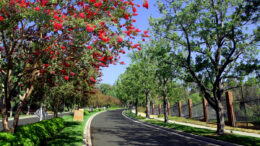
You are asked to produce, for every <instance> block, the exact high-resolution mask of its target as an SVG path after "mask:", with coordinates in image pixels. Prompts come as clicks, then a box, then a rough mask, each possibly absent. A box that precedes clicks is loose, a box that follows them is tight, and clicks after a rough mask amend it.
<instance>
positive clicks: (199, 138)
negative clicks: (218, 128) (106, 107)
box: [122, 111, 240, 146]
mask: <svg viewBox="0 0 260 146" xmlns="http://www.w3.org/2000/svg"><path fill="white" fill-rule="evenodd" d="M122 115H123V116H124V117H126V118H128V119H130V120H133V121H134V122H136V123H139V124H143V125H145V126H147V127H151V128H155V129H157V130H162V131H165V132H169V133H172V134H175V135H179V136H182V137H186V138H192V139H194V140H197V141H203V142H207V143H209V144H214V145H221V146H240V145H238V144H234V143H230V142H225V141H221V140H217V139H213V138H209V137H203V136H199V135H194V134H191V133H186V132H182V131H177V130H174V129H169V128H165V127H162V126H158V125H154V124H150V123H147V122H143V121H140V120H138V119H134V118H132V117H129V116H127V115H125V114H124V111H123V112H122Z"/></svg>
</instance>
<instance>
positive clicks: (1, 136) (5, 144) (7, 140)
mask: <svg viewBox="0 0 260 146" xmlns="http://www.w3.org/2000/svg"><path fill="white" fill-rule="evenodd" d="M14 140H15V136H14V135H12V134H10V133H6V132H1V133H0V145H1V146H11V143H12V141H14Z"/></svg>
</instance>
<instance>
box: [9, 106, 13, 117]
mask: <svg viewBox="0 0 260 146" xmlns="http://www.w3.org/2000/svg"><path fill="white" fill-rule="evenodd" d="M12 116H13V106H12V103H11V104H10V114H9V117H10V118H11V117H12Z"/></svg>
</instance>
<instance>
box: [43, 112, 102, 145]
mask: <svg viewBox="0 0 260 146" xmlns="http://www.w3.org/2000/svg"><path fill="white" fill-rule="evenodd" d="M95 113H97V112H91V113H89V114H88V115H84V121H83V122H76V121H73V115H68V116H63V117H62V118H63V119H64V120H65V128H64V129H63V130H62V131H61V132H60V133H59V134H57V135H56V136H55V137H54V138H53V139H52V140H51V141H50V142H48V144H47V145H48V146H57V145H60V146H82V144H83V131H84V128H85V124H86V122H87V120H88V118H89V117H90V116H91V115H93V114H95Z"/></svg>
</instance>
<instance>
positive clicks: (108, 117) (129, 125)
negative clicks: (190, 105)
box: [91, 110, 214, 146]
mask: <svg viewBox="0 0 260 146" xmlns="http://www.w3.org/2000/svg"><path fill="white" fill-rule="evenodd" d="M91 138H92V145H93V146H125V145H136V146H157V145H162V146H171V145H174V146H178V145H182V146H189V145H190V146H197V145H203V146H205V145H214V144H210V143H207V142H204V141H197V140H194V139H191V138H190V137H186V136H179V135H175V134H173V133H171V132H167V131H164V130H160V129H159V130H157V129H154V128H150V127H147V126H144V125H142V124H140V123H137V122H134V121H132V120H130V119H128V118H126V117H124V116H123V115H122V110H114V111H107V112H105V113H102V114H99V115H97V116H96V117H95V118H94V119H93V120H92V122H91Z"/></svg>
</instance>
